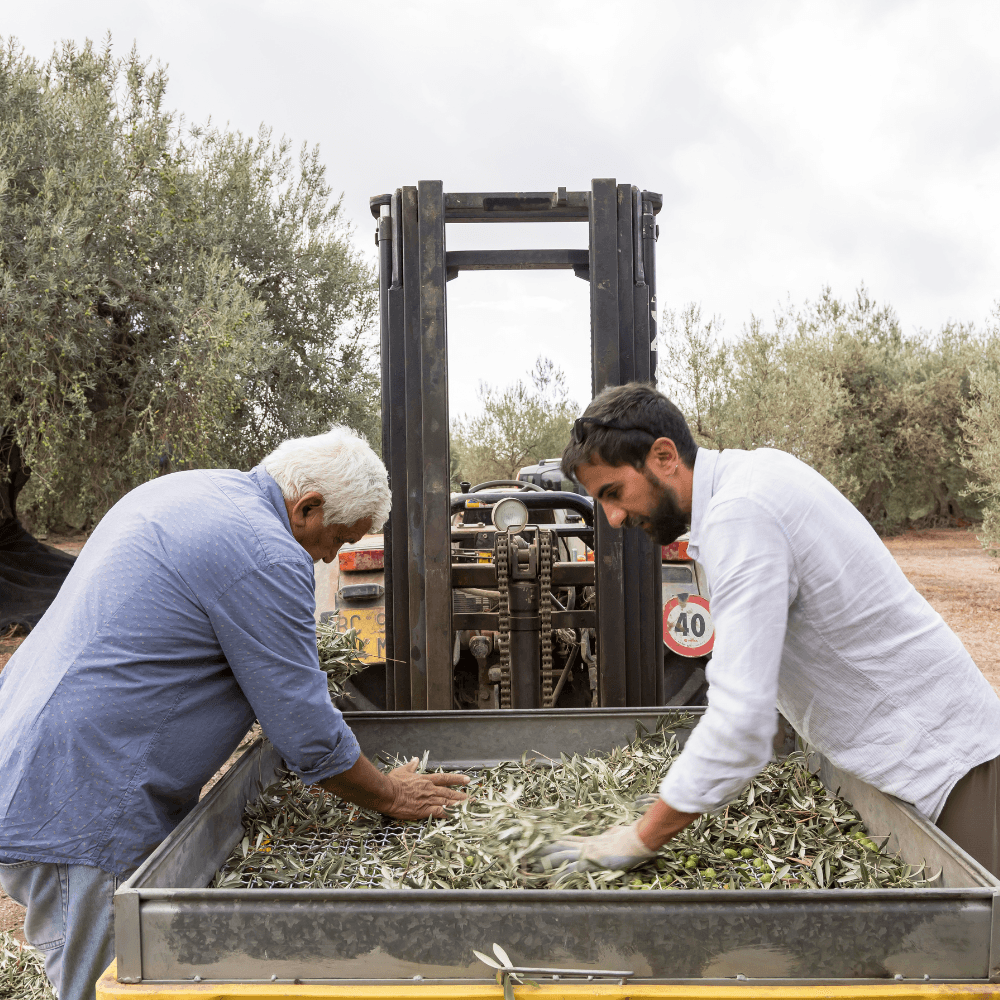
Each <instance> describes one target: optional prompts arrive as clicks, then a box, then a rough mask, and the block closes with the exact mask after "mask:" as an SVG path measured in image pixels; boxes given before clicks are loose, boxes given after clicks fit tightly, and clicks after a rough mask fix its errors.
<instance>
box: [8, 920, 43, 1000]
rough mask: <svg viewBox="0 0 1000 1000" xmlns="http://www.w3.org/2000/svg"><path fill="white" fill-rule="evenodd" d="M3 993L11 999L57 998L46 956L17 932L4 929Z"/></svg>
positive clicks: (38, 999) (35, 999)
mask: <svg viewBox="0 0 1000 1000" xmlns="http://www.w3.org/2000/svg"><path fill="white" fill-rule="evenodd" d="M0 997H3V998H9V1000H55V998H56V995H55V993H53V992H52V987H51V986H50V985H49V981H48V979H47V978H46V976H45V963H44V961H43V960H42V956H41V955H40V954H39V953H38V952H37V951H36V950H35V949H34V948H30V947H28V946H27V945H23V944H21V942H20V941H18V940H17V938H15V937H14V935H13V934H11V933H9V932H8V931H0Z"/></svg>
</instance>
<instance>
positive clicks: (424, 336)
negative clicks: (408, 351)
mask: <svg viewBox="0 0 1000 1000" xmlns="http://www.w3.org/2000/svg"><path fill="white" fill-rule="evenodd" d="M444 219H445V214H444V189H443V187H442V184H441V181H420V182H419V184H418V185H417V226H418V240H419V266H420V342H421V388H422V401H423V439H422V440H423V463H424V474H423V504H424V506H423V511H424V587H425V590H424V609H425V615H426V630H427V631H426V639H425V642H426V646H425V651H426V664H427V708H428V709H432V710H438V711H440V710H442V709H450V708H452V707H453V706H454V703H455V699H454V694H453V686H454V681H453V676H452V675H453V670H454V668H453V666H452V625H451V612H452V603H451V512H450V509H449V501H450V497H451V491H450V489H449V479H450V475H451V468H450V458H449V456H450V452H449V442H448V430H449V420H448V328H447V317H446V309H445V234H444Z"/></svg>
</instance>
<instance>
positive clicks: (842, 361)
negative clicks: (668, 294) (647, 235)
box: [660, 287, 989, 532]
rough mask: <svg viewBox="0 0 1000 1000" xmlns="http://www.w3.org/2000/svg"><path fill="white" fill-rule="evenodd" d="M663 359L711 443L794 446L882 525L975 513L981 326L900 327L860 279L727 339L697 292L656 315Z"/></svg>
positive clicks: (666, 376) (667, 385) (669, 386)
mask: <svg viewBox="0 0 1000 1000" xmlns="http://www.w3.org/2000/svg"><path fill="white" fill-rule="evenodd" d="M663 330H664V339H665V344H664V347H665V348H666V349H665V351H664V352H663V354H662V355H661V361H660V371H661V373H662V379H663V387H664V389H665V391H667V392H668V393H671V394H673V395H674V396H675V397H676V399H677V401H678V403H679V405H681V406H682V408H683V409H684V410H685V412H686V413H687V414H688V415H689V417H690V419H691V424H692V429H693V430H694V431H695V434H696V436H697V437H698V438H699V439H700V440H701V442H703V443H704V444H706V445H708V446H709V447H714V448H757V447H773V448H780V449H782V450H785V451H789V452H791V453H792V454H794V455H797V456H798V457H799V458H801V459H803V461H806V462H808V463H809V464H810V465H812V466H813V467H814V468H816V469H818V470H819V471H820V472H821V473H822V474H823V475H824V476H826V477H827V478H828V479H829V480H830V481H831V482H832V483H834V484H835V485H836V486H837V487H838V488H839V489H840V490H841V491H842V492H843V493H844V494H845V495H846V496H847V497H848V498H849V499H850V500H851V501H852V502H853V503H854V504H855V505H856V506H857V508H858V509H859V510H860V511H861V513H862V514H864V515H865V517H866V518H868V520H869V521H870V522H871V523H872V525H873V526H875V527H876V529H878V530H879V531H883V532H891V531H897V530H900V529H902V528H903V527H906V526H909V525H915V524H932V523H942V522H944V521H946V520H948V519H954V518H962V517H964V518H973V517H976V516H977V514H978V501H977V498H976V497H974V496H971V495H970V493H969V487H970V471H971V470H972V466H970V464H969V463H968V461H966V460H965V457H964V456H965V449H966V444H965V439H964V437H963V430H962V426H963V424H962V420H963V414H964V413H965V410H966V408H967V407H968V405H969V402H970V373H971V371H972V369H973V368H974V367H975V365H976V364H977V362H978V360H979V358H980V357H981V355H982V352H983V350H984V345H985V344H986V343H987V341H988V339H989V338H988V337H986V338H984V337H983V336H981V335H979V334H977V332H976V331H975V329H974V328H973V327H972V326H971V325H956V324H949V325H948V326H946V327H945V328H943V329H942V330H940V331H939V332H938V333H937V334H934V335H931V334H927V333H922V334H918V335H914V336H905V335H904V334H903V332H902V329H901V327H900V324H899V321H898V319H897V317H896V315H895V313H894V312H893V310H892V309H891V308H889V307H888V306H881V307H880V306H878V305H877V303H876V302H874V301H873V300H872V298H871V297H870V296H869V294H868V292H867V291H866V290H865V289H864V288H863V287H862V288H861V289H859V290H858V292H857V294H856V295H855V297H854V299H853V301H851V302H844V301H842V300H839V299H837V298H835V297H834V296H833V295H832V293H831V292H830V290H829V289H825V290H824V291H823V292H822V294H821V295H820V296H819V298H818V299H817V300H816V301H815V302H812V303H806V305H805V306H804V307H803V308H801V309H798V310H796V309H794V308H792V307H791V306H788V307H786V308H785V309H784V310H783V311H781V312H779V313H778V315H776V316H775V319H774V324H773V326H772V327H771V328H770V329H767V328H765V326H764V324H763V323H762V322H761V321H760V320H758V319H756V318H752V319H751V321H750V323H749V324H747V326H746V327H745V328H744V329H743V331H742V336H740V337H739V338H737V339H735V340H734V341H732V342H727V341H725V340H724V339H723V338H722V337H721V336H720V324H719V321H718V320H717V319H716V318H715V317H713V318H711V319H709V320H703V319H702V317H701V313H700V310H699V308H698V307H697V306H694V305H691V306H688V307H687V308H686V309H684V310H683V311H682V312H681V313H680V314H679V315H677V314H674V313H671V312H669V311H668V312H666V313H665V315H664V323H663Z"/></svg>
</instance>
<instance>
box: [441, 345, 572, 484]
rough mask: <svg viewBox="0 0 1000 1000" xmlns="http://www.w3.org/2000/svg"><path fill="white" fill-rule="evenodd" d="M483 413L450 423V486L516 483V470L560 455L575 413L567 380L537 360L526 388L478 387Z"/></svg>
mask: <svg viewBox="0 0 1000 1000" xmlns="http://www.w3.org/2000/svg"><path fill="white" fill-rule="evenodd" d="M479 400H480V403H481V404H482V410H481V412H479V413H478V414H476V415H475V416H472V417H469V416H464V417H460V418H457V419H456V420H454V421H452V430H451V453H452V481H453V483H454V485H455V486H456V487H457V485H458V483H459V482H460V481H462V480H465V481H467V482H470V483H483V482H488V481H489V480H493V479H516V478H517V473H518V470H519V469H520V468H522V467H523V466H525V465H533V464H535V463H536V462H538V461H539V460H540V459H543V458H552V457H554V456H556V455H561V454H562V450H563V448H565V447H566V442H567V441H568V440H569V435H570V428H571V427H572V424H573V420H574V419H575V418H576V416H577V413H578V409H577V406H576V404H575V403H574V402H573V401H572V400H570V398H569V394H568V392H567V389H566V377H565V375H564V374H563V372H562V370H561V369H560V368H559V367H558V366H556V365H555V364H554V363H553V362H552V361H551V360H549V359H548V358H541V357H539V358H538V359H537V360H536V361H535V366H534V368H533V369H532V370H531V372H530V385H529V384H527V383H525V382H524V380H523V379H519V380H518V381H517V382H515V383H514V384H513V385H509V386H508V387H507V388H506V389H499V388H496V387H495V386H492V385H490V384H489V383H487V382H480V383H479Z"/></svg>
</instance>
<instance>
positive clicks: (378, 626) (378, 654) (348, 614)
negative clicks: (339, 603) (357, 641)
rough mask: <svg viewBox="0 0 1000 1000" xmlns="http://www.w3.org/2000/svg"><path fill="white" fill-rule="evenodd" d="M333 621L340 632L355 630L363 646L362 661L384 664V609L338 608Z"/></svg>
mask: <svg viewBox="0 0 1000 1000" xmlns="http://www.w3.org/2000/svg"><path fill="white" fill-rule="evenodd" d="M333 620H334V622H335V623H336V627H337V630H338V631H340V632H346V631H347V630H348V629H352V628H353V629H357V631H358V635H359V637H360V638H361V641H362V642H363V643H364V644H365V651H364V653H363V659H365V660H367V661H368V662H369V663H385V608H340V609H339V610H338V611H336V612H335V617H334V619H333Z"/></svg>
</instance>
